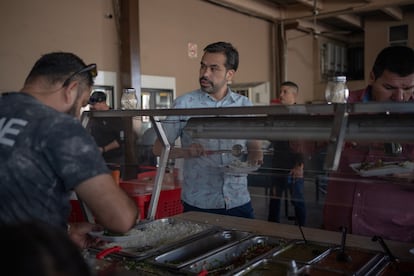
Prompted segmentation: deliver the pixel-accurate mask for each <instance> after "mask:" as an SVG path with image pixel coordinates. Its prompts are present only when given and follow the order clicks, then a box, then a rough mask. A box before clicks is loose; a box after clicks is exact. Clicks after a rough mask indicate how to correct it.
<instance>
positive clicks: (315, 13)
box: [310, 0, 351, 39]
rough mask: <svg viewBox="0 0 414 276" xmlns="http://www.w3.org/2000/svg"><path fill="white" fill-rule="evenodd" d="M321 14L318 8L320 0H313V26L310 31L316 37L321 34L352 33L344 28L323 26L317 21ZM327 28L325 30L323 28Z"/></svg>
mask: <svg viewBox="0 0 414 276" xmlns="http://www.w3.org/2000/svg"><path fill="white" fill-rule="evenodd" d="M318 15H319V9H318V1H317V0H313V9H312V27H311V28H310V33H311V34H312V35H313V37H314V38H315V39H317V38H318V37H319V36H324V35H326V36H335V35H347V34H350V33H351V32H350V31H344V30H328V28H322V26H321V25H320V24H318V22H317V17H318ZM323 29H325V30H323Z"/></svg>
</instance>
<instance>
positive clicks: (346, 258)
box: [336, 226, 352, 263]
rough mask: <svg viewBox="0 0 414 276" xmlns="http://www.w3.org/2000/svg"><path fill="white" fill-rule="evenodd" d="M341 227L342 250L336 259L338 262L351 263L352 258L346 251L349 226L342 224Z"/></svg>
mask: <svg viewBox="0 0 414 276" xmlns="http://www.w3.org/2000/svg"><path fill="white" fill-rule="evenodd" d="M340 229H341V231H342V240H341V248H340V251H339V252H338V255H336V260H337V261H338V262H344V263H350V262H352V258H351V256H349V255H348V254H346V252H345V242H346V234H347V231H348V228H346V227H345V226H342V227H340Z"/></svg>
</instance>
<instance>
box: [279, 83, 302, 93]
mask: <svg viewBox="0 0 414 276" xmlns="http://www.w3.org/2000/svg"><path fill="white" fill-rule="evenodd" d="M280 86H290V87H294V88H296V90H297V91H299V86H298V85H297V84H296V83H294V82H293V81H284V82H282V83H281V84H280Z"/></svg>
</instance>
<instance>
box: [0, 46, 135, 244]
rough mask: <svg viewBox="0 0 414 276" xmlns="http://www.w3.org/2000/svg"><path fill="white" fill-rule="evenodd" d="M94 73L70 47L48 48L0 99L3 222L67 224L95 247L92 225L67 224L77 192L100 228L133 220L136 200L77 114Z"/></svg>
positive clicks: (123, 228)
mask: <svg viewBox="0 0 414 276" xmlns="http://www.w3.org/2000/svg"><path fill="white" fill-rule="evenodd" d="M96 74H97V68H96V64H90V65H86V64H85V63H84V62H83V61H82V59H80V58H79V57H78V56H76V55H74V54H72V53H67V52H53V53H48V54H45V55H43V56H41V57H40V59H39V60H38V61H36V63H35V64H34V66H33V68H32V69H31V71H30V73H29V75H28V76H27V78H26V80H25V82H24V86H23V88H22V89H21V91H20V92H9V93H3V94H2V97H0V122H1V123H0V164H1V167H0V179H1V186H0V201H1V205H0V225H6V224H16V223H24V222H27V221H33V220H39V221H43V222H46V223H48V224H50V225H53V226H55V227H60V228H61V229H63V230H65V231H66V229H68V228H70V231H69V234H70V237H71V238H72V239H73V240H74V241H75V242H76V243H77V244H78V245H79V246H80V247H87V246H90V245H91V244H94V243H95V242H96V240H95V239H92V238H91V237H90V236H89V235H87V233H88V232H90V231H92V230H94V229H95V228H96V226H95V225H94V224H89V223H86V222H84V223H81V224H73V225H69V227H68V217H69V212H70V201H69V198H70V195H71V193H72V191H75V192H76V194H77V196H78V198H80V199H81V200H82V201H83V202H84V203H85V204H86V205H87V206H88V208H89V209H90V211H91V212H92V214H93V215H94V217H95V219H96V221H98V222H99V223H100V224H101V226H102V227H105V228H107V229H108V230H110V231H114V232H121V233H124V232H127V231H128V230H129V229H130V228H131V227H132V226H133V225H135V224H136V221H137V217H138V210H137V206H136V204H135V203H134V201H133V200H132V199H131V198H130V197H129V196H128V195H127V194H126V193H125V192H124V191H123V190H122V189H121V188H119V187H118V186H117V185H116V184H115V182H114V180H113V178H112V176H111V174H110V172H109V170H108V168H107V166H106V164H105V161H104V159H103V158H102V155H101V152H100V151H99V149H98V147H97V146H96V143H95V141H94V140H93V138H92V136H91V135H90V134H89V133H88V132H87V131H86V130H85V128H83V127H82V125H81V123H80V120H79V117H80V108H81V107H82V106H86V104H87V103H88V100H89V95H90V93H91V89H92V85H93V78H94V77H95V76H96Z"/></svg>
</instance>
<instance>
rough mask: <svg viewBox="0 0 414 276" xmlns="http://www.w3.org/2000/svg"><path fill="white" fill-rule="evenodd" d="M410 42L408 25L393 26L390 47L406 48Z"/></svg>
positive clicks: (390, 34)
mask: <svg viewBox="0 0 414 276" xmlns="http://www.w3.org/2000/svg"><path fill="white" fill-rule="evenodd" d="M407 41H408V25H399V26H391V27H390V28H389V43H390V46H396V45H401V46H406V45H407Z"/></svg>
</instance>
